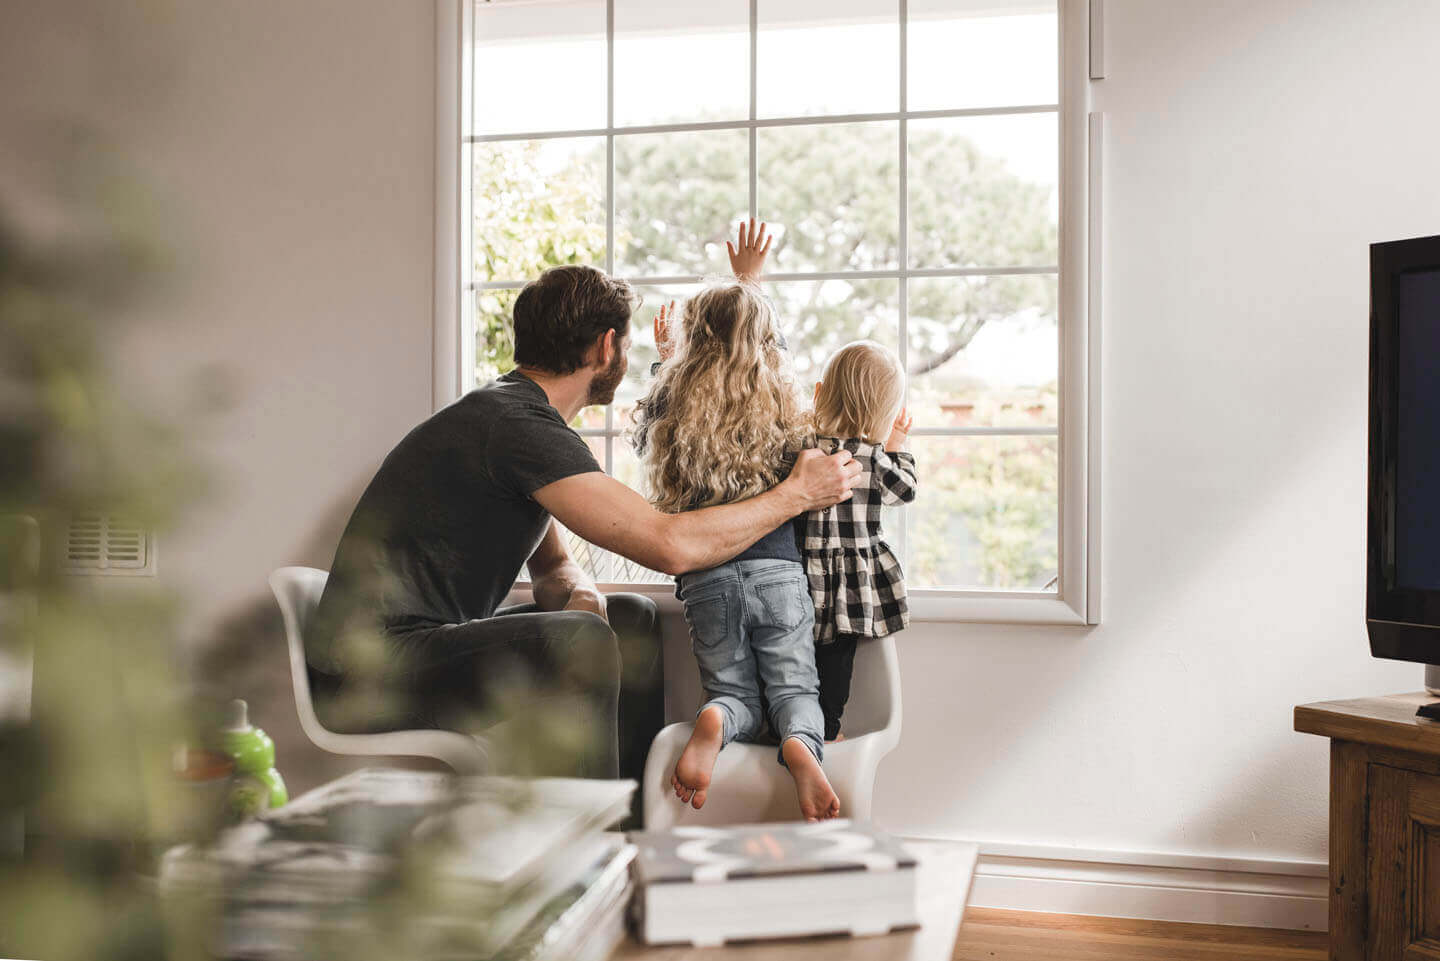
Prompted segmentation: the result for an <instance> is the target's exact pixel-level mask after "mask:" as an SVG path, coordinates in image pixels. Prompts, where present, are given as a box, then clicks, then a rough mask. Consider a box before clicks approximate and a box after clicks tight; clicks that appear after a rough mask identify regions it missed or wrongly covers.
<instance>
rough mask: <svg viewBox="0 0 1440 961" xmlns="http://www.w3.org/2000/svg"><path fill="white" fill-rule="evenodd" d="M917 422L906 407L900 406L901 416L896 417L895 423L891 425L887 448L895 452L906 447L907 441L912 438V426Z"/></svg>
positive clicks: (886, 442)
mask: <svg viewBox="0 0 1440 961" xmlns="http://www.w3.org/2000/svg"><path fill="white" fill-rule="evenodd" d="M914 423H915V418H913V417H911V416H910V412H909V411H908V410H906V409H905V408H904V407H902V408H900V416H898V417H896V418H895V423H893V424H891V425H890V439H889V440H887V441H885V450H886V451H888V452H889V453H891V454H893V453H895V452H896V451H902V450H904V449H905V442H906V441H907V440H909V439H910V428H911V426H912V425H914Z"/></svg>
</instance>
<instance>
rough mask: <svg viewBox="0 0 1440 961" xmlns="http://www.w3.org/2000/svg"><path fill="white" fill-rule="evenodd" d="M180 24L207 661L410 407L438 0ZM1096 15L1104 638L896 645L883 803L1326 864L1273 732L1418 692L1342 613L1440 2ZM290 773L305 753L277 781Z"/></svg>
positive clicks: (1418, 172) (910, 824) (1065, 635)
mask: <svg viewBox="0 0 1440 961" xmlns="http://www.w3.org/2000/svg"><path fill="white" fill-rule="evenodd" d="M173 18H174V19H173V20H172V22H173V23H174V25H175V29H174V30H173V31H172V32H173V33H174V35H175V36H176V38H177V39H178V40H179V42H180V43H181V45H182V48H183V50H184V51H185V57H184V63H183V67H184V78H185V80H184V82H185V87H184V89H183V90H181V91H180V92H179V93H178V95H177V103H176V105H175V106H174V108H173V110H172V111H171V112H170V113H169V115H167V117H166V118H164V119H165V120H166V123H165V124H163V125H161V126H162V127H163V129H164V131H165V132H164V133H163V134H157V133H151V132H148V131H147V132H145V133H144V135H143V137H141V135H140V134H138V133H137V134H136V135H135V136H136V138H137V139H136V141H135V143H134V144H133V145H132V146H133V147H134V149H135V154H136V156H137V158H138V160H139V162H141V163H142V164H143V165H144V167H145V169H147V170H149V171H150V172H152V173H153V174H154V176H155V178H157V179H158V180H159V181H160V182H161V183H162V184H163V185H164V187H165V189H166V191H167V193H168V194H169V196H170V198H171V200H172V203H173V207H174V209H175V210H177V211H178V213H179V214H180V215H181V216H182V220H183V223H184V227H183V231H182V233H181V234H179V236H180V237H181V238H183V245H184V249H185V253H186V257H187V261H188V271H187V276H188V277H189V283H188V285H187V287H186V289H185V290H184V291H182V292H180V293H179V294H177V302H176V303H175V304H174V305H173V307H172V308H171V309H169V310H167V312H166V316H165V317H164V318H162V323H161V324H160V325H159V326H157V327H156V328H153V330H154V331H158V332H159V333H158V336H157V335H154V334H153V333H152V334H151V335H147V338H145V339H142V340H141V341H140V342H139V343H138V346H137V347H136V348H135V350H136V353H137V355H138V356H139V357H141V358H142V359H143V360H144V362H145V363H146V364H148V365H153V366H152V367H149V368H148V369H150V370H153V371H160V370H163V369H165V368H169V367H172V366H175V367H179V368H182V369H184V368H189V367H191V366H192V365H194V364H196V363H199V362H210V361H217V362H221V363H223V364H224V365H225V366H226V367H227V368H228V369H229V370H230V371H232V372H233V374H234V375H235V376H236V377H237V383H236V385H235V393H236V397H237V398H238V403H237V406H236V408H235V409H234V410H233V411H232V412H231V413H230V414H228V415H226V416H225V417H224V418H223V419H222V421H221V423H220V424H219V426H218V427H217V429H216V430H215V431H214V432H213V435H212V440H211V441H210V442H209V443H208V445H207V447H208V451H209V453H210V455H211V456H212V457H213V458H214V459H215V461H216V462H217V463H218V465H219V466H220V468H221V473H222V474H223V475H224V476H223V480H224V485H223V487H222V489H221V491H220V494H221V499H220V500H219V502H218V505H219V506H218V507H217V510H216V511H215V513H214V514H213V515H212V516H209V517H205V518H202V519H199V520H197V522H196V523H195V524H194V525H193V526H192V528H191V530H190V532H189V534H188V536H186V537H185V538H184V539H183V540H182V541H179V542H173V541H172V542H167V543H166V544H165V545H164V548H163V550H164V553H163V555H162V560H163V562H164V565H165V569H164V576H163V577H162V580H167V579H180V580H183V581H184V582H185V583H188V584H192V585H195V586H196V587H198V588H199V592H200V596H199V601H198V603H197V604H196V607H195V611H194V617H193V620H192V633H193V634H194V636H195V637H197V638H203V637H206V636H207V635H208V633H209V631H210V629H211V627H212V626H213V625H214V624H215V623H217V622H219V621H221V620H228V621H230V622H231V623H238V624H240V625H242V626H243V625H253V626H254V628H255V630H256V631H258V632H259V635H260V637H259V639H260V640H263V644H264V645H267V646H264V647H263V651H264V652H265V653H264V656H267V657H272V658H273V657H274V656H276V653H277V650H278V649H277V647H276V645H278V640H277V638H276V636H275V635H274V633H273V631H274V630H275V623H274V619H273V615H271V614H269V613H268V608H267V605H268V604H269V601H268V598H267V597H266V595H265V593H264V590H263V587H262V583H263V578H264V576H265V574H266V572H267V571H268V570H269V569H270V568H271V567H274V566H276V565H279V564H282V563H293V562H316V563H321V564H323V563H324V562H325V561H326V560H327V559H328V553H329V551H330V550H331V549H332V547H333V541H334V537H335V535H336V534H337V533H338V529H339V525H340V523H342V522H343V519H344V515H345V512H346V511H347V510H348V507H349V505H350V504H351V503H352V502H353V498H354V497H355V496H356V495H357V493H358V489H359V486H360V485H361V484H363V483H364V481H365V480H366V479H367V478H368V476H369V474H370V472H371V470H372V469H373V467H374V466H375V464H376V463H377V462H378V459H379V458H380V457H381V456H383V454H384V453H385V451H386V450H387V449H388V448H389V446H390V445H391V444H392V443H393V442H394V441H395V440H396V439H397V438H398V437H399V436H400V435H401V434H402V433H403V432H404V431H405V430H406V429H407V428H408V427H409V426H410V425H411V424H413V423H414V422H416V421H417V420H419V419H420V418H421V417H422V416H423V415H424V414H425V413H426V412H427V411H428V405H429V397H430V386H429V376H430V333H429V331H430V326H429V313H430V298H431V292H430V276H431V273H430V271H431V250H430V247H431V241H430V237H431V207H432V191H431V188H432V180H431V178H432V151H433V144H432V137H431V134H432V129H433V117H432V114H433V89H432V82H433V32H432V31H433V10H432V7H431V4H430V3H429V2H427V0H410V2H407V3H390V2H382V0H370V2H358V0H306V2H304V3H282V2H279V0H268V2H259V0H244V2H239V0H233V2H232V0H226V2H206V3H203V4H183V5H177V7H176V12H175V13H174V14H173ZM1106 24H1107V27H1108V37H1107V44H1106V46H1107V51H1108V67H1109V79H1107V80H1105V81H1104V82H1103V83H1102V84H1100V86H1099V88H1098V90H1097V99H1098V102H1099V106H1100V107H1101V108H1102V109H1104V110H1106V111H1107V112H1108V113H1109V115H1110V139H1109V143H1108V148H1107V153H1108V158H1109V164H1108V167H1109V169H1108V171H1107V181H1106V191H1107V203H1108V209H1107V212H1106V218H1107V220H1106V223H1107V230H1108V236H1107V252H1106V269H1107V274H1108V277H1107V287H1106V305H1105V356H1104V365H1105V381H1104V393H1105V407H1106V415H1105V424H1104V435H1105V442H1106V455H1105V463H1104V471H1105V491H1104V495H1105V528H1104V556H1105V571H1104V585H1103V586H1104V596H1105V607H1106V610H1105V622H1104V624H1103V625H1101V626H1100V627H1098V628H1095V629H1092V630H1080V629H1055V628H1030V627H1004V626H958V627H946V626H940V625H921V626H918V627H916V628H914V629H912V630H911V631H910V632H908V634H907V635H905V636H904V637H903V643H902V660H903V662H904V672H905V674H904V684H905V698H906V701H905V711H906V714H905V736H904V742H903V744H902V746H901V747H900V748H899V749H898V751H897V752H896V753H895V754H894V755H893V756H892V757H891V758H890V759H889V760H888V761H887V762H886V763H885V765H884V766H883V767H882V769H881V783H880V786H879V789H878V792H877V815H878V818H879V819H880V820H881V821H882V822H883V823H885V824H887V825H888V826H890V827H892V828H894V829H897V830H900V831H903V832H905V833H908V834H916V835H933V836H949V837H964V838H974V839H981V840H993V841H1003V842H1019V843H1029V844H1037V845H1053V846H1061V847H1078V848H1086V849H1095V848H1098V849H1115V850H1121V851H1134V852H1151V853H1154V852H1169V853H1182V854H1183V853H1189V854H1198V855H1217V856H1220V855H1223V856H1238V857H1253V858H1279V859H1297V860H1308V859H1323V858H1324V856H1325V825H1326V802H1325V791H1326V784H1327V780H1326V750H1325V745H1324V743H1323V742H1321V741H1319V740H1317V739H1314V738H1309V737H1305V736H1301V735H1298V734H1294V733H1292V732H1291V730H1290V709H1291V707H1292V706H1293V705H1294V704H1296V703H1300V702H1304V701H1310V700H1316V699H1321V698H1330V697H1342V696H1354V695H1361V694H1370V693H1380V692H1386V691H1396V690H1405V689H1413V688H1415V687H1417V686H1418V685H1419V668H1418V667H1414V666H1407V665H1395V664H1389V663H1383V662H1377V661H1373V660H1371V659H1370V657H1369V654H1368V649H1367V646H1366V639H1365V631H1364V623H1363V613H1362V610H1363V576H1364V575H1363V550H1364V497H1365V491H1364V481H1365V425H1364V416H1365V383H1366V381H1365V377H1366V344H1367V340H1366V322H1367V318H1366V309H1367V302H1366V298H1367V261H1366V245H1367V244H1368V243H1370V242H1372V241H1377V240H1386V239H1394V238H1399V237H1404V236H1412V235H1419V234H1425V233H1437V232H1440V189H1437V188H1436V186H1435V180H1434V177H1435V171H1436V170H1437V162H1436V161H1437V159H1440V130H1437V128H1436V126H1435V125H1434V124H1433V123H1432V122H1430V118H1431V117H1432V116H1433V113H1434V111H1433V104H1432V97H1433V90H1434V88H1435V74H1434V68H1433V66H1432V64H1433V50H1432V46H1433V40H1432V38H1433V37H1434V36H1436V35H1440V6H1437V5H1435V4H1433V3H1430V2H1428V0H1376V2H1372V3H1367V4H1356V3H1353V2H1348V0H1328V2H1321V0H1314V2H1308V3H1307V2H1298V0H1293V2H1286V0H1265V2H1257V0H1244V2H1242V0H1217V2H1210V3H1204V4H1197V3H1188V2H1181V0H1165V2H1161V0H1107V3H1106ZM259 650H261V649H260V648H257V651H259ZM256 656H257V657H259V656H261V654H260V653H257V654H256ZM282 669H283V665H282ZM281 676H282V677H283V674H282V675H281ZM284 709H285V702H284V700H283V692H282V696H280V697H278V698H277V699H276V700H275V702H274V707H273V708H272V714H271V717H270V718H267V719H265V720H264V721H262V723H266V726H267V727H271V728H282V727H284V726H285V725H286V724H293V721H288V720H284V719H283V718H282V715H283V711H284ZM302 749H303V745H302V744H301V742H300V741H299V739H298V737H296V736H295V735H294V733H293V732H291V734H290V735H289V736H288V737H287V738H286V739H285V740H284V741H283V742H282V744H281V751H280V754H281V760H282V762H284V761H285V760H286V759H287V757H288V758H291V759H293V762H292V763H294V764H295V766H296V767H305V765H303V764H302V763H301V761H300V759H301V758H302V756H303V755H302V753H301V752H302ZM297 773H298V774H299V776H300V777H302V778H303V777H305V776H308V773H309V771H308V768H307V769H306V770H302V771H300V772H297Z"/></svg>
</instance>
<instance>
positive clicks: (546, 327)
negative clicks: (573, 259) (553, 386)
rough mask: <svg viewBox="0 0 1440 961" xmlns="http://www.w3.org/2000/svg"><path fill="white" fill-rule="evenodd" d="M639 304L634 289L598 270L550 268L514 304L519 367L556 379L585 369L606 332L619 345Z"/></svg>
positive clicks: (590, 268)
mask: <svg viewBox="0 0 1440 961" xmlns="http://www.w3.org/2000/svg"><path fill="white" fill-rule="evenodd" d="M636 304H637V300H636V297H635V294H634V292H633V291H631V289H630V285H629V284H628V283H626V282H625V281H623V280H617V279H616V278H614V277H611V276H610V275H609V274H607V273H605V271H603V270H596V269H595V268H594V267H551V268H550V269H549V270H547V271H545V272H544V273H543V274H541V275H540V276H539V278H538V279H536V280H532V281H531V282H530V283H528V284H526V285H525V288H524V289H523V290H521V291H520V296H519V297H517V298H516V300H515V309H514V312H513V315H514V322H515V363H517V364H519V365H520V366H522V367H533V368H535V369H537V370H543V371H548V372H549V373H552V374H569V373H572V372H574V371H577V370H579V369H580V368H581V367H583V366H585V353H586V352H587V351H588V350H590V348H591V347H593V346H594V344H595V341H596V340H597V339H598V338H600V337H601V336H603V335H604V333H605V331H607V330H613V331H615V338H616V340H617V341H618V340H619V339H620V338H622V337H624V336H625V334H626V333H627V332H628V331H629V329H630V315H631V314H632V313H633V312H634V310H635V307H636Z"/></svg>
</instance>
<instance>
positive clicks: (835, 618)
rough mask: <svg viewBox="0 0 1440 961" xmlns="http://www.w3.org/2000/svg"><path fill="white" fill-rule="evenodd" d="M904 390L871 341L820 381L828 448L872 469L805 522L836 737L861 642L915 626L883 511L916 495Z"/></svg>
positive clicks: (897, 370) (823, 683)
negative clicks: (888, 540)
mask: <svg viewBox="0 0 1440 961" xmlns="http://www.w3.org/2000/svg"><path fill="white" fill-rule="evenodd" d="M904 396H905V372H904V371H903V370H902V369H901V367H900V359H899V358H898V357H896V356H895V353H894V351H892V350H890V349H889V348H888V347H883V346H881V345H880V344H877V343H875V342H873V341H868V340H862V341H857V342H856V343H853V344H847V345H846V346H844V347H842V348H840V350H838V351H837V352H836V353H835V356H833V357H831V358H830V360H829V362H828V363H826V365H825V375H824V380H822V381H821V382H820V383H818V384H816V385H815V413H814V418H815V433H816V435H817V440H818V443H819V446H820V449H821V450H823V451H825V452H826V453H834V452H835V451H837V450H840V449H841V448H844V449H845V450H848V451H849V452H850V453H851V455H852V456H854V458H855V459H856V460H857V461H859V462H860V463H861V464H862V465H863V467H862V470H861V474H860V479H859V482H858V483H857V484H856V486H855V489H854V496H853V497H852V498H851V499H850V500H848V501H841V502H840V503H839V504H836V505H835V506H834V507H828V508H826V509H825V510H823V511H812V512H810V513H809V514H808V515H806V518H805V541H804V545H803V551H804V555H805V573H806V576H807V577H808V578H809V581H810V596H811V598H812V599H813V600H814V602H815V645H816V647H815V663H816V666H817V668H818V670H819V674H820V707H821V709H822V710H823V711H824V713H825V740H827V741H833V740H834V739H835V738H836V737H837V736H838V735H839V733H840V716H841V714H843V713H844V711H845V702H846V701H848V700H849V699H850V675H851V672H852V671H853V669H854V666H855V647H856V644H857V643H858V641H859V640H860V638H862V637H884V636H885V635H886V634H893V633H895V632H896V631H900V630H903V629H904V628H905V626H906V625H907V624H909V623H910V611H909V607H908V605H907V604H906V601H905V580H904V575H903V573H902V572H901V570H900V562H899V561H898V560H896V559H895V554H894V552H893V551H891V550H890V545H889V544H887V543H885V535H884V532H883V531H881V529H880V508H881V507H892V506H894V505H896V504H908V503H910V502H911V501H913V500H914V499H915V487H916V477H915V457H914V455H912V454H910V453H909V452H908V451H906V450H905V443H906V439H907V435H908V434H909V432H910V424H911V419H910V418H909V417H908V416H906V413H905V410H904V408H902V407H901V403H902V401H903V399H904ZM882 441H883V442H884V446H883V447H882V446H881V443H882Z"/></svg>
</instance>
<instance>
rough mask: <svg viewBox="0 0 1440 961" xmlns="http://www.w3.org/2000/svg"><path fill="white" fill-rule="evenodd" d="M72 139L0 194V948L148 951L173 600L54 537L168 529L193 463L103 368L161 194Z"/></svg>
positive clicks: (35, 952) (188, 723)
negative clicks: (16, 189)
mask: <svg viewBox="0 0 1440 961" xmlns="http://www.w3.org/2000/svg"><path fill="white" fill-rule="evenodd" d="M68 146H69V149H68V150H65V151H63V152H61V153H58V154H57V155H56V156H55V157H54V158H53V159H54V161H55V162H56V164H57V165H59V167H60V169H63V170H64V171H65V173H66V176H65V178H64V181H63V185H64V191H65V192H64V194H63V195H61V194H59V193H57V194H56V195H55V196H53V197H44V196H42V195H40V194H31V195H27V196H26V197H25V198H24V201H25V202H24V203H23V204H22V203H20V202H18V198H17V197H15V196H13V195H10V194H6V195H0V459H3V467H0V518H4V519H5V522H6V526H7V527H8V529H9V531H10V534H11V536H7V537H4V538H3V539H0V551H3V553H0V571H3V578H0V581H3V585H4V590H3V593H4V597H3V599H0V605H3V606H4V607H5V608H6V609H7V611H8V612H9V614H10V615H11V616H9V617H7V618H5V619H4V624H3V634H0V654H3V667H0V673H6V674H7V676H6V678H5V680H6V682H7V683H6V684H5V685H4V688H3V689H4V690H5V691H6V692H7V693H9V694H10V695H11V697H12V698H13V697H14V696H15V693H16V692H18V691H22V690H25V689H26V688H29V691H30V694H31V697H30V698H29V700H30V703H31V704H32V705H33V707H32V712H31V716H29V717H26V716H24V714H23V713H21V712H19V711H14V710H9V709H10V708H13V707H14V706H15V705H14V703H13V702H12V703H10V704H4V705H0V713H3V714H4V715H5V724H4V725H3V728H0V770H3V771H4V772H5V774H4V776H3V777H0V812H3V815H4V818H3V820H4V821H5V822H6V823H7V825H14V826H15V827H14V828H13V833H12V834H11V835H10V836H9V837H8V838H7V839H6V840H7V841H8V842H9V843H8V848H9V849H8V850H5V851H3V852H0V858H3V861H0V953H4V954H7V955H9V956H15V957H45V958H55V959H63V958H96V957H122V958H123V957H136V958H140V957H157V956H161V955H162V954H164V953H166V952H167V950H168V948H167V943H168V939H169V935H168V934H167V933H166V931H165V929H164V928H163V927H162V926H161V924H160V921H159V916H158V913H157V911H156V909H155V905H154V902H153V898H152V897H151V895H150V894H149V892H148V891H147V890H146V889H145V888H144V886H143V885H142V884H140V883H137V870H143V868H142V867H141V866H142V865H143V864H144V863H145V860H146V857H147V852H148V846H149V845H150V844H153V843H159V842H162V841H163V840H164V839H165V838H166V837H167V836H169V832H171V831H172V830H174V829H175V827H176V826H177V825H180V824H183V823H188V815H187V805H188V799H187V798H186V797H185V795H184V794H183V792H177V791H176V790H175V781H174V778H173V775H172V770H171V757H172V751H173V748H174V746H175V744H176V743H177V742H185V741H193V740H194V739H195V734H196V730H197V727H196V724H195V719H194V717H193V715H192V712H191V706H192V705H191V704H190V703H188V702H187V701H186V699H185V698H184V696H183V690H184V687H183V685H182V684H181V683H180V679H179V675H178V673H177V672H176V670H175V663H174V654H175V644H176V638H177V630H176V621H175V614H176V610H177V607H176V605H175V603H174V602H173V599H171V598H170V597H168V596H167V595H165V594H163V593H162V592H160V591H156V590H138V589H137V590H133V591H122V590H111V589H106V588H107V587H111V586H113V585H101V584H95V583H86V582H85V579H82V578H76V577H73V576H70V575H67V574H66V572H65V570H64V565H63V549H62V545H63V541H64V532H65V529H66V526H67V523H68V521H69V518H70V517H71V516H73V515H75V514H77V513H83V512H87V511H102V512H106V513H110V514H113V515H117V516H122V517H124V518H126V519H127V521H128V522H130V523H133V524H135V525H137V526H140V527H142V528H144V529H146V530H152V531H163V530H167V529H169V528H170V527H171V526H172V525H173V524H174V523H175V521H176V520H177V519H178V518H179V517H181V516H182V514H183V512H184V510H185V509H186V508H187V507H188V506H189V505H190V504H191V503H193V501H194V498H195V497H196V496H198V495H199V493H200V492H201V491H202V490H203V489H204V475H203V472H202V471H201V470H199V469H198V468H197V467H196V465H195V462H194V461H193V459H192V458H191V457H190V456H189V455H188V453H187V444H186V428H185V425H184V424H182V423H181V422H179V421H178V420H177V419H175V418H173V417H158V416H153V415H151V414H148V413H145V412H143V411H141V410H139V409H137V408H136V407H135V406H134V405H132V404H130V403H128V402H127V401H126V400H125V394H124V393H123V391H121V390H120V389H119V388H118V387H117V386H116V384H115V383H114V381H113V379H112V378H111V376H110V375H109V372H108V366H107V365H108V362H109V358H108V356H107V355H106V347H107V345H108V344H109V343H110V340H109V339H108V337H107V336H106V335H109V334H111V333H113V330H114V325H115V323H116V322H117V320H118V319H119V318H123V317H127V316H133V315H134V314H135V313H136V312H138V311H139V310H140V309H141V308H142V307H143V306H144V305H145V304H146V302H147V297H148V296H149V295H151V294H152V293H153V292H154V290H155V289H156V284H157V282H158V280H159V279H160V278H161V277H163V275H164V269H165V266H166V258H165V255H164V251H163V249H162V248H161V247H160V246H158V245H157V244H155V243H154V242H153V241H152V238H153V236H154V235H155V234H154V232H153V230H152V227H151V223H150V219H149V217H147V216H145V215H144V214H142V213H141V211H145V210H153V209H157V205H155V204H154V203H153V199H154V198H150V197H148V196H147V195H146V194H145V193H144V191H143V190H141V189H140V188H139V187H137V181H136V180H134V179H133V178H130V177H127V176H125V175H124V174H121V173H116V172H114V170H115V168H114V166H113V158H111V157H110V156H108V154H107V153H106V151H105V150H104V149H103V145H102V144H99V143H96V142H93V141H91V140H88V139H87V138H85V137H84V135H83V133H82V132H79V131H75V132H72V138H71V139H70V140H69V141H68ZM37 211H39V213H37ZM101 212H103V213H101ZM36 221H43V222H44V223H45V229H42V228H40V227H39V226H37V224H36ZM57 223H58V224H60V225H61V227H60V229H58V230H57V229H55V225H56V224H57ZM32 665H33V680H32V678H30V677H27V676H25V675H27V674H29V673H30V671H31V667H32ZM20 844H23V853H24V856H23V857H20V854H21V852H20V851H19V850H17V849H16V848H17V847H18V846H19V845H20ZM190 947H191V948H192V949H193V945H191V946H190ZM182 953H193V951H182Z"/></svg>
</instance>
